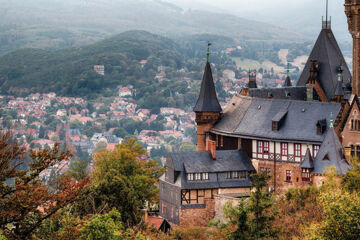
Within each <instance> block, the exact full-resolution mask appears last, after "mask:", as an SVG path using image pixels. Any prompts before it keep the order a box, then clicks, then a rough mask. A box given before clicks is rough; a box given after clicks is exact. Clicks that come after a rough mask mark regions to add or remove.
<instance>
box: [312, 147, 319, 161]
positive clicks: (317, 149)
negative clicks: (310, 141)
mask: <svg viewBox="0 0 360 240" xmlns="http://www.w3.org/2000/svg"><path fill="white" fill-rule="evenodd" d="M319 149H320V145H313V153H314V154H313V155H314V158H315V157H316V155H317V153H318V152H319Z"/></svg>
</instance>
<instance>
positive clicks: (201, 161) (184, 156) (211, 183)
mask: <svg viewBox="0 0 360 240" xmlns="http://www.w3.org/2000/svg"><path fill="white" fill-rule="evenodd" d="M168 159H172V161H173V165H174V170H175V171H178V172H181V174H180V175H179V177H178V179H177V181H176V182H177V183H178V182H179V181H180V182H181V184H180V187H181V188H182V189H209V188H238V187H250V185H251V182H250V179H249V178H247V179H226V178H225V177H224V176H220V175H216V176H215V179H214V178H211V177H210V179H209V180H206V181H188V180H187V178H186V173H201V172H208V173H209V176H210V174H214V173H217V174H218V173H223V175H224V174H225V172H229V171H247V172H255V168H254V167H253V165H252V164H251V161H250V159H249V157H248V156H247V155H246V153H245V152H243V150H221V151H220V150H219V151H216V160H213V159H212V157H211V155H210V152H209V151H201V152H178V153H170V154H169V158H168Z"/></svg>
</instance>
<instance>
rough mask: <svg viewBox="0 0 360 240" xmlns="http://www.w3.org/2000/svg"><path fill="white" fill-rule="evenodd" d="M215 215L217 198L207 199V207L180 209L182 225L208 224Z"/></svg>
mask: <svg viewBox="0 0 360 240" xmlns="http://www.w3.org/2000/svg"><path fill="white" fill-rule="evenodd" d="M214 216H215V200H214V199H205V208H189V209H181V210H180V226H206V225H207V224H208V222H209V221H210V220H211V219H213V218H214Z"/></svg>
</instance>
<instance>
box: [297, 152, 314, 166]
mask: <svg viewBox="0 0 360 240" xmlns="http://www.w3.org/2000/svg"><path fill="white" fill-rule="evenodd" d="M300 167H301V168H310V169H313V168H314V161H313V158H312V156H311V153H310V149H309V147H308V148H307V149H306V153H305V157H304V161H303V162H302V163H301V165H300Z"/></svg>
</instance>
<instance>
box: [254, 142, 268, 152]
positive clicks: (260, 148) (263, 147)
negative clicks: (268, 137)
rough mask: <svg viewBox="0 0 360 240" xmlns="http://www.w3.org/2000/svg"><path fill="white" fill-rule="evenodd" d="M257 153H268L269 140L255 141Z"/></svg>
mask: <svg viewBox="0 0 360 240" xmlns="http://www.w3.org/2000/svg"><path fill="white" fill-rule="evenodd" d="M257 153H259V154H269V142H268V141H257Z"/></svg>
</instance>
